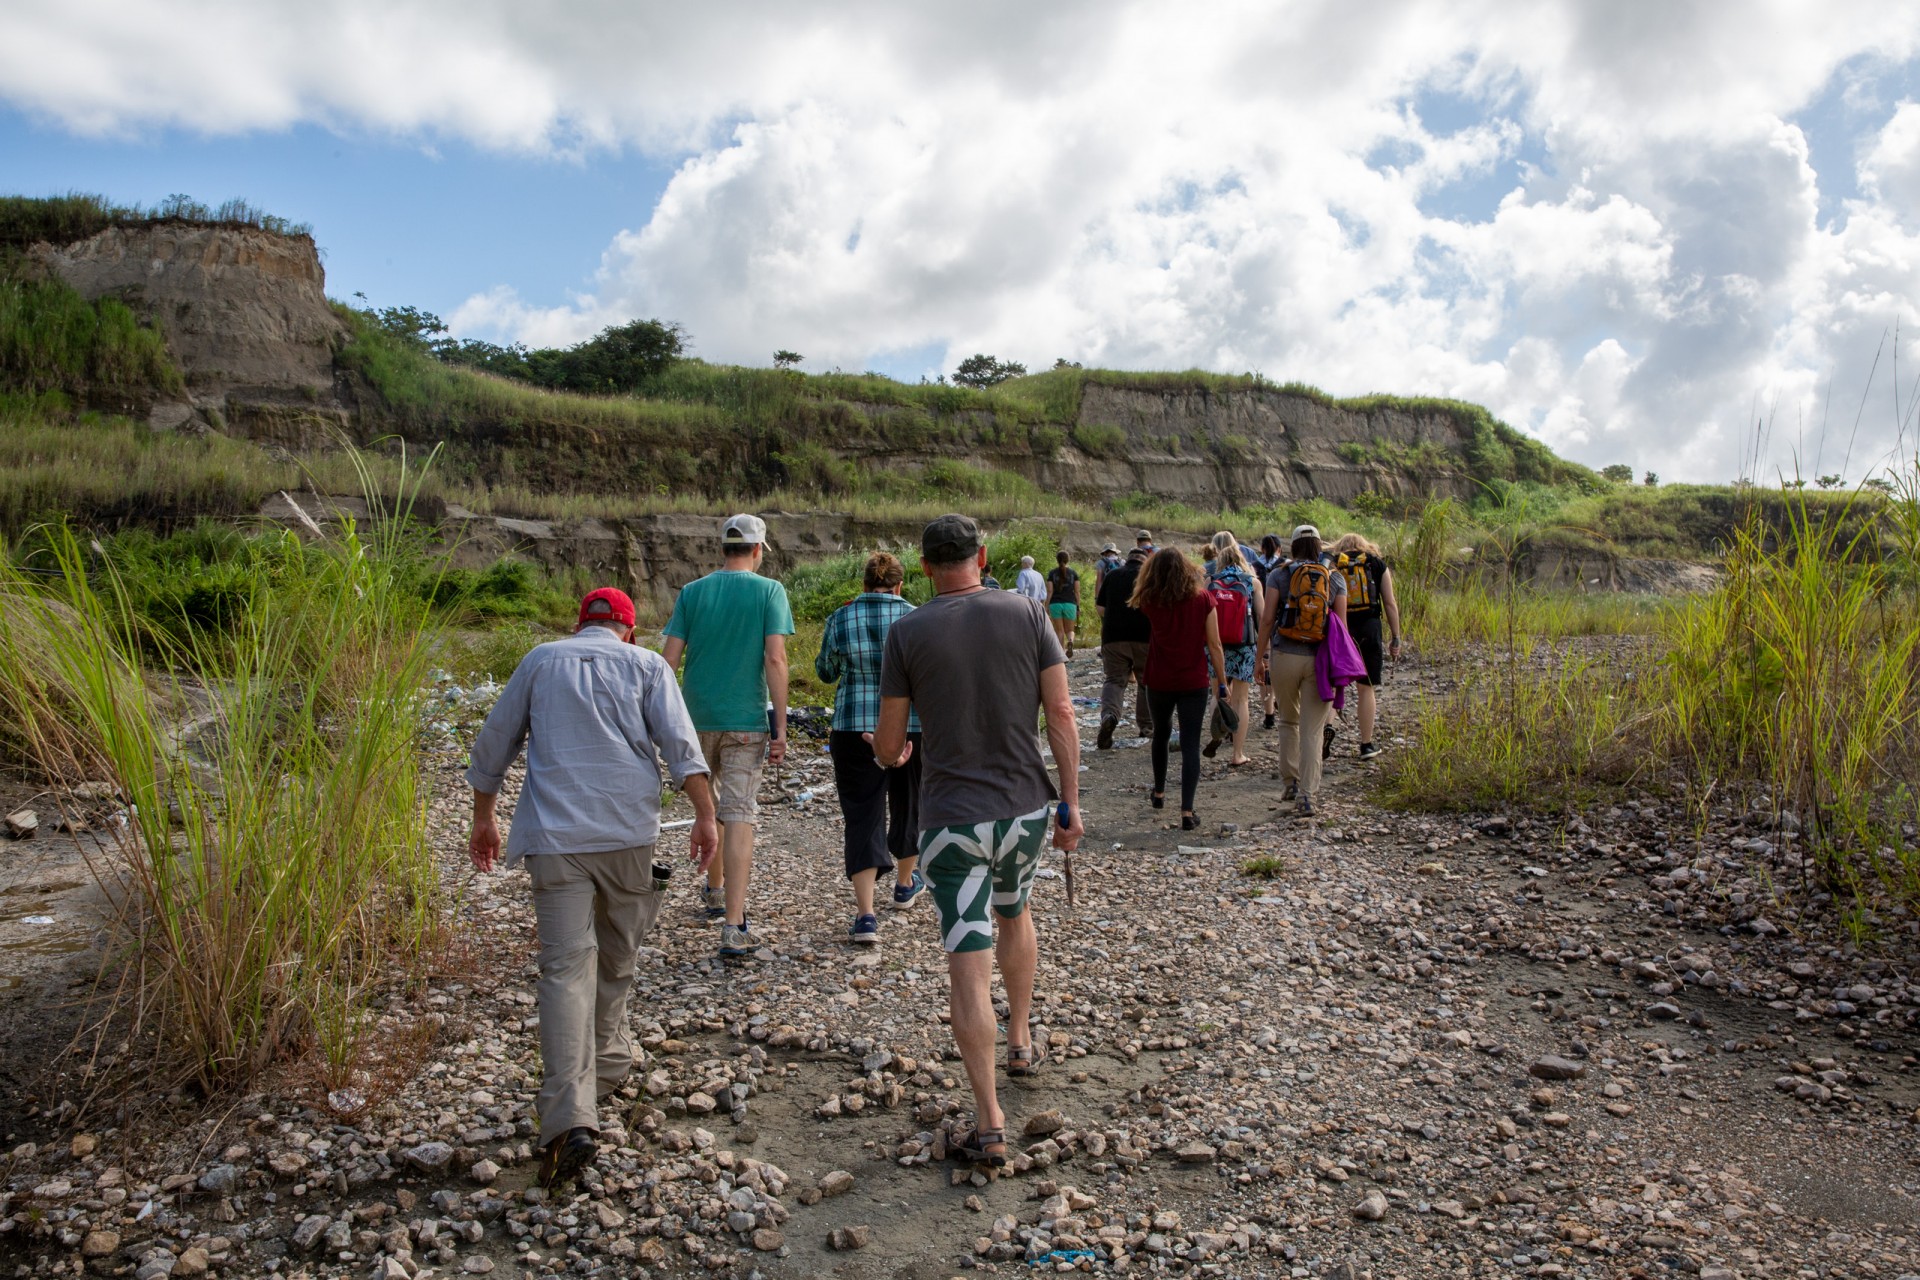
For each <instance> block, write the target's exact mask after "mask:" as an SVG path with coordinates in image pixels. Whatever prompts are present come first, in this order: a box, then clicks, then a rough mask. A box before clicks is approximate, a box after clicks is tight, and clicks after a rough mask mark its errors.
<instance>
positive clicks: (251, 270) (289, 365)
mask: <svg viewBox="0 0 1920 1280" xmlns="http://www.w3.org/2000/svg"><path fill="white" fill-rule="evenodd" d="M30 256H31V257H33V258H34V259H35V260H37V261H38V262H39V263H40V264H41V265H42V266H44V267H45V268H46V269H47V270H49V271H51V272H52V273H53V274H55V275H56V276H58V277H59V278H60V279H62V280H64V281H66V283H67V284H69V285H71V286H72V287H73V288H74V289H76V290H78V291H79V292H80V293H81V294H82V295H83V296H85V297H87V298H89V299H93V298H101V297H112V298H117V299H119V300H120V301H122V302H125V303H126V304H127V305H128V306H130V307H132V308H133V309H134V311H135V312H136V313H138V314H141V315H145V316H150V317H152V318H153V319H154V320H155V321H157V322H158V323H159V325H160V328H161V331H162V332H163V333H164V334H165V335H166V340H167V348H168V350H169V351H170V352H171V353H172V354H173V357H174V360H175V362H176V363H178V364H179V366H180V370H181V372H182V373H183V374H184V375H185V378H186V384H187V396H188V398H187V400H186V401H184V402H163V403H161V404H157V405H155V406H154V407H153V419H152V421H153V425H155V426H159V427H174V426H183V425H187V424H189V423H193V422H203V423H205V424H207V425H210V426H213V427H216V428H221V429H225V430H230V431H233V432H235V433H236V434H241V435H247V436H251V437H255V438H261V439H270V440H274V441H276V442H279V443H285V444H293V443H297V442H300V441H303V440H307V439H311V438H314V437H315V436H320V437H323V438H324V437H325V436H326V435H328V434H330V433H331V432H332V431H334V430H338V429H342V428H344V427H345V426H346V425H347V415H346V413H345V411H344V410H343V409H342V408H341V407H340V406H339V404H338V403H337V402H336V400H335V396H334V370H333V353H334V350H335V348H336V347H337V345H338V344H339V342H340V341H341V340H342V338H343V336H344V331H343V328H342V326H341V324H340V321H339V320H338V319H337V318H335V316H334V314H333V312H332V311H331V310H330V309H329V308H328V306H327V296H326V272H325V271H324V270H323V269H322V267H321V265H320V256H319V254H318V252H317V251H316V250H315V248H314V245H313V241H311V240H309V239H308V238H306V237H305V236H284V235H276V234H274V233H272V232H267V231H259V230H252V229H243V228H235V227H212V226H199V225H195V224H191V223H157V224H154V225H151V226H137V227H114V228H110V229H108V230H106V231H103V232H101V233H100V234H98V235H96V236H93V237H91V238H90V239H86V240H81V241H78V242H77V243H74V244H68V245H48V244H41V245H37V246H35V247H34V249H33V250H32V251H31V254H30Z"/></svg>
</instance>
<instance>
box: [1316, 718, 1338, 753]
mask: <svg viewBox="0 0 1920 1280" xmlns="http://www.w3.org/2000/svg"><path fill="white" fill-rule="evenodd" d="M1338 736H1339V731H1338V730H1337V729H1335V728H1334V727H1333V726H1332V725H1328V726H1327V727H1326V728H1325V729H1323V730H1321V731H1320V758H1321V759H1322V760H1325V759H1326V758H1327V757H1328V756H1330V755H1332V754H1333V740H1334V739H1335V738H1336V737H1338Z"/></svg>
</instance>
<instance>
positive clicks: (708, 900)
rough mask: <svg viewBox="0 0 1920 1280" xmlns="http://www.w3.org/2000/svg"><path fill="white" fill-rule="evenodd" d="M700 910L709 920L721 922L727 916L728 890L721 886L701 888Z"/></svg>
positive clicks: (704, 886)
mask: <svg viewBox="0 0 1920 1280" xmlns="http://www.w3.org/2000/svg"><path fill="white" fill-rule="evenodd" d="M700 909H701V910H702V911H704V912H705V913H706V916H707V919H709V920H719V919H721V918H723V917H724V916H725V915H726V914H727V888H726V886H725V885H719V884H703V885H701V886H700Z"/></svg>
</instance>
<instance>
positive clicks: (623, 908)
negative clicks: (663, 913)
mask: <svg viewBox="0 0 1920 1280" xmlns="http://www.w3.org/2000/svg"><path fill="white" fill-rule="evenodd" d="M526 863H527V874H528V875H529V876H531V877H532V878H533V914H534V919H535V921H536V922H537V924H538V926H539V931H540V985H539V999H540V1061H541V1064H542V1078H541V1081H540V1097H539V1101H538V1102H537V1104H536V1105H537V1107H538V1109H539V1112H540V1143H541V1145H542V1146H545V1145H546V1144H547V1143H549V1142H552V1141H553V1140H554V1139H555V1138H557V1137H560V1136H562V1135H564V1134H565V1133H566V1132H567V1131H568V1130H569V1129H578V1128H586V1129H592V1130H593V1131H594V1132H596V1133H598V1132H599V1131H600V1115H599V1109H598V1106H597V1103H598V1101H599V1098H600V1095H601V1094H603V1093H608V1092H611V1091H612V1090H613V1089H615V1088H616V1087H618V1086H619V1084H620V1082H621V1081H622V1080H624V1079H626V1077H627V1073H628V1072H630V1071H631V1070H632V1069H633V1037H632V1036H631V1035H630V1034H629V1032H628V1030H627V994H628V993H629V992H630V991H632V990H633V970H634V956H635V954H636V953H637V952H638V951H639V949H640V943H641V941H642V940H643V939H644V938H645V937H646V936H647V934H648V932H649V931H650V930H652V928H653V921H654V917H655V916H657V915H659V914H660V899H661V896H662V895H661V894H659V893H656V892H654V889H653V846H652V845H642V846H639V847H637V848H632V849H615V850H612V851H611V852H608V853H536V854H530V855H528V857H527V859H526Z"/></svg>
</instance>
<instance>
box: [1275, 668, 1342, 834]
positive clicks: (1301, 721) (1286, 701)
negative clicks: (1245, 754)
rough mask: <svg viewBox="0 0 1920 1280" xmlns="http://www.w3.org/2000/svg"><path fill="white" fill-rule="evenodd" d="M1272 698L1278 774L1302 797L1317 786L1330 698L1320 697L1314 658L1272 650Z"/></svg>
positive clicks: (1329, 712) (1311, 797)
mask: <svg viewBox="0 0 1920 1280" xmlns="http://www.w3.org/2000/svg"><path fill="white" fill-rule="evenodd" d="M1267 670H1268V672H1269V673H1270V674H1271V675H1272V676H1273V696H1274V700H1275V701H1276V702H1278V703H1279V704H1280V708H1279V712H1278V715H1279V726H1280V776H1281V777H1283V778H1285V779H1287V780H1288V781H1290V782H1298V783H1299V784H1300V795H1301V797H1302V798H1303V799H1307V800H1311V799H1313V796H1314V793H1315V792H1317V791H1319V790H1320V734H1321V732H1322V731H1323V730H1324V729H1325V728H1326V727H1327V716H1328V715H1329V714H1331V713H1332V711H1333V704H1332V703H1331V702H1322V701H1320V689H1319V686H1318V684H1316V683H1315V681H1314V678H1313V659H1312V658H1309V657H1306V656H1304V655H1302V654H1298V653H1278V652H1276V653H1272V654H1269V655H1268V658H1267Z"/></svg>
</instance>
